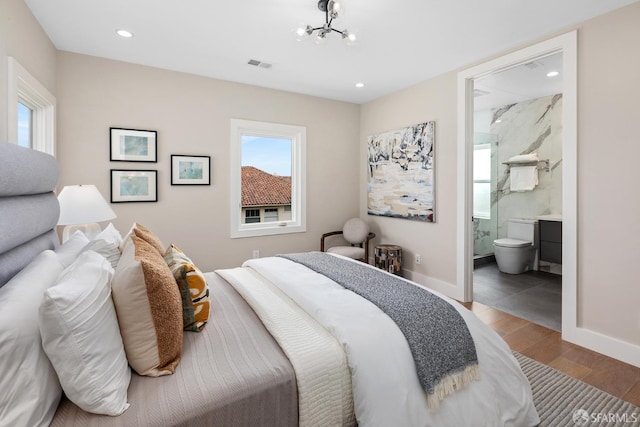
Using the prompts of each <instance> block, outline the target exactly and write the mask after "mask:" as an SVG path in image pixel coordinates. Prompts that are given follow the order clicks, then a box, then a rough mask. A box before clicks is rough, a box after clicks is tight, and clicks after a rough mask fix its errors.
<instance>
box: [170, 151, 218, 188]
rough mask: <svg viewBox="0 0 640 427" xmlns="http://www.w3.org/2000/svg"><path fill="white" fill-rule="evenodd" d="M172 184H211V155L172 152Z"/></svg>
mask: <svg viewBox="0 0 640 427" xmlns="http://www.w3.org/2000/svg"><path fill="white" fill-rule="evenodd" d="M171 185H211V157H209V156H184V155H181V154H172V155H171Z"/></svg>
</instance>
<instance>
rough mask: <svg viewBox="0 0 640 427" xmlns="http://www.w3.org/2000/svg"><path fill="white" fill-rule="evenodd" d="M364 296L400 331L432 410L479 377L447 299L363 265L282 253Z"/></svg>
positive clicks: (469, 345) (468, 337) (471, 347)
mask: <svg viewBox="0 0 640 427" xmlns="http://www.w3.org/2000/svg"><path fill="white" fill-rule="evenodd" d="M280 256H281V257H283V258H286V259H289V260H291V261H295V262H297V263H299V264H302V265H304V266H306V267H308V268H310V269H311V270H314V271H316V272H318V273H321V274H323V275H325V276H327V277H328V278H330V279H331V280H333V281H334V282H337V283H338V284H340V285H342V286H343V287H344V288H346V289H349V290H350V291H352V292H355V293H356V294H358V295H360V296H362V297H364V298H366V299H368V300H369V301H371V302H372V303H373V304H375V305H377V306H378V307H379V308H380V309H381V310H382V311H383V312H385V313H386V314H387V315H388V316H389V317H390V318H391V319H392V320H393V321H394V322H395V323H396V324H397V325H398V327H399V328H400V330H401V331H402V333H403V334H404V336H405V338H406V339H407V342H408V343H409V348H410V349H411V353H412V355H413V359H414V361H415V364H416V371H417V374H418V379H419V380H420V384H421V385H422V388H423V389H424V390H425V391H426V393H427V403H428V406H429V407H430V408H436V407H438V405H439V403H440V401H441V400H442V399H444V398H445V397H446V396H448V395H449V394H451V393H453V392H454V391H455V390H459V389H462V388H464V387H466V386H467V385H468V384H469V383H470V382H471V381H473V380H477V379H479V377H480V373H479V368H478V356H477V354H476V347H475V344H474V342H473V338H472V337H471V334H470V333H469V329H468V328H467V325H466V323H465V321H464V319H463V318H462V316H460V313H458V312H457V311H456V309H455V308H453V307H452V306H451V305H450V304H449V303H447V302H446V301H444V300H443V299H442V298H440V297H438V296H436V295H434V294H432V293H431V292H429V291H428V290H426V289H424V288H421V287H419V286H415V285H413V284H411V283H407V282H406V281H404V280H402V279H401V278H399V277H395V276H390V275H388V274H385V273H383V272H382V271H380V270H377V269H374V268H370V267H367V266H366V265H364V264H360V263H357V262H351V261H348V260H344V259H341V258H338V257H335V256H332V255H328V254H326V253H323V252H307V253H299V254H287V255H280Z"/></svg>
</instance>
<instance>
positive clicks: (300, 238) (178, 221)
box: [57, 52, 360, 270]
mask: <svg viewBox="0 0 640 427" xmlns="http://www.w3.org/2000/svg"><path fill="white" fill-rule="evenodd" d="M57 60H58V69H57V70H58V80H57V89H58V158H59V161H60V166H61V169H62V177H61V184H62V185H68V184H89V183H92V184H95V185H96V186H97V187H98V188H99V189H100V191H101V192H102V194H103V195H104V196H105V198H107V200H108V198H109V191H110V174H109V170H110V169H157V170H158V193H159V196H158V197H159V202H158V203H119V204H112V205H111V206H112V207H113V209H114V210H115V212H116V213H117V215H118V218H117V219H116V220H115V221H114V224H115V225H116V227H117V228H118V229H119V230H120V231H121V232H122V233H125V232H126V231H127V230H128V228H129V227H130V226H131V224H132V222H133V221H139V222H140V223H142V224H143V225H146V226H148V227H150V228H151V229H152V230H154V231H155V232H156V233H157V234H158V235H159V237H160V238H161V239H162V241H163V242H165V243H166V244H168V243H171V242H174V243H175V244H176V245H177V246H179V247H180V248H181V249H183V250H184V251H185V252H186V253H187V254H188V255H190V256H192V258H193V259H194V262H196V264H198V265H199V266H200V267H201V268H202V269H203V270H213V269H216V268H222V267H234V266H238V265H240V263H241V262H242V261H244V260H246V259H248V258H250V257H251V256H252V251H253V250H254V249H258V250H260V255H261V256H267V255H274V254H277V253H284V252H292V251H307V250H319V249H320V235H321V234H322V233H323V232H326V231H331V230H334V229H340V228H341V227H342V224H343V222H344V221H345V220H346V219H347V218H349V217H352V216H357V215H358V194H359V193H358V183H359V181H358V169H357V166H356V165H357V164H358V163H359V146H358V140H359V127H358V122H359V111H360V107H359V106H358V105H355V104H349V103H344V102H337V101H330V100H326V99H321V98H314V97H309V96H303V95H297V94H292V93H286V92H281V91H275V90H270V89H263V88H258V87H254V86H248V85H242V84H236V83H230V82H225V81H221V80H214V79H210V78H204V77H198V76H194V75H189V74H184V73H177V72H172V71H165V70H160V69H156V68H150V67H144V66H139V65H132V64H128V63H123V62H116V61H111V60H107V59H99V58H95V57H90V56H85V55H78V54H73V53H67V52H59V54H58V59H57ZM231 118H239V119H247V120H257V121H266V122H274V123H284V124H293V125H301V126H306V128H307V232H306V233H297V234H289V235H283V236H265V237H257V238H243V239H231V238H230V237H229V236H230V231H229V227H230V224H229V200H230V199H229V198H230V196H229V191H230V190H229V187H230V181H229V174H230V168H229V161H230V160H229V159H230V135H229V125H230V124H229V121H230V119H231ZM110 126H113V127H123V128H134V129H149V130H156V131H157V132H158V163H125V162H110V161H109V127H110ZM171 154H190V155H209V156H211V168H212V183H211V186H193V187H191V186H171V185H170V162H169V160H170V155H171Z"/></svg>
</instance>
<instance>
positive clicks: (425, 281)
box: [402, 269, 464, 301]
mask: <svg viewBox="0 0 640 427" xmlns="http://www.w3.org/2000/svg"><path fill="white" fill-rule="evenodd" d="M402 277H404V278H405V279H409V280H411V281H412V282H416V283H417V284H419V285H422V286H424V287H426V288H429V289H433V290H434V291H437V292H440V293H441V294H444V295H446V296H448V297H449V298H453V299H456V300H458V301H464V291H463V290H462V289H459V288H458V287H457V286H456V285H453V284H451V283H448V282H445V281H444V280H440V279H436V278H435V277H431V276H427V275H424V274H420V273H416V272H414V271H411V270H407V269H403V270H402Z"/></svg>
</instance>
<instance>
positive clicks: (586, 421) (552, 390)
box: [513, 352, 640, 427]
mask: <svg viewBox="0 0 640 427" xmlns="http://www.w3.org/2000/svg"><path fill="white" fill-rule="evenodd" d="M513 354H514V356H515V357H516V359H518V362H520V366H521V367H522V371H523V372H524V374H525V375H526V376H527V378H528V379H529V382H530V383H531V390H532V391H533V401H534V403H535V405H536V409H537V410H538V414H539V415H540V427H572V426H589V427H591V426H593V427H595V426H598V427H605V426H606V427H632V426H640V408H638V407H637V406H635V405H633V404H631V403H629V402H625V401H624V400H621V399H618V398H617V397H614V396H612V395H610V394H608V393H606V392H604V391H602V390H599V389H597V388H595V387H593V386H591V385H589V384H586V383H583V382H582V381H579V380H577V379H575V378H571V377H569V376H567V375H565V374H563V373H562V372H559V371H556V370H555V369H553V368H550V367H549V366H546V365H543V364H542V363H539V362H537V361H535V360H533V359H530V358H528V357H526V356H523V355H522V354H519V353H517V352H514V353H513Z"/></svg>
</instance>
